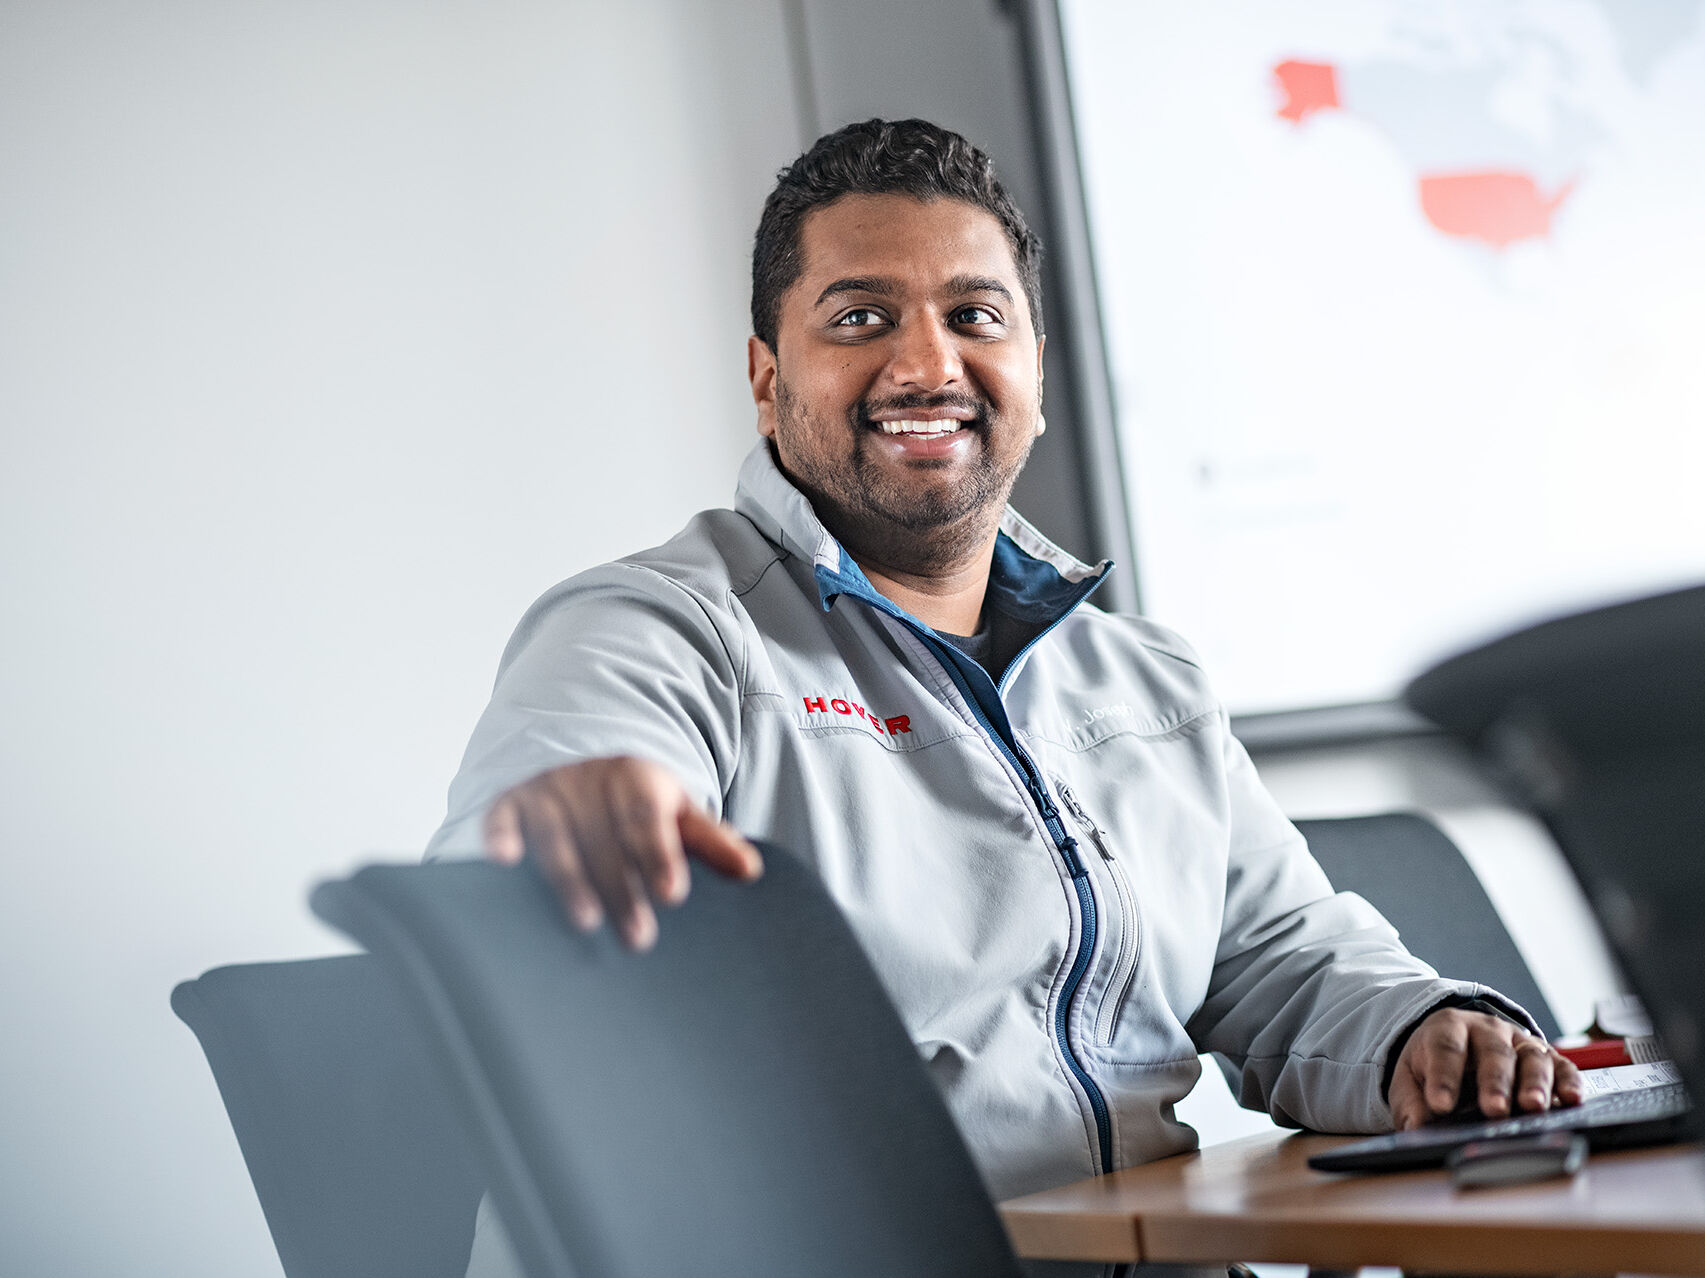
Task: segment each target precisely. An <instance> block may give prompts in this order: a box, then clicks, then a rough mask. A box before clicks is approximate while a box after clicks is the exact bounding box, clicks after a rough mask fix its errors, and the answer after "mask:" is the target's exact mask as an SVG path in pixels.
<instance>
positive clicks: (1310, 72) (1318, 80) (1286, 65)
mask: <svg viewBox="0 0 1705 1278" xmlns="http://www.w3.org/2000/svg"><path fill="white" fill-rule="evenodd" d="M1273 78H1274V79H1275V80H1277V81H1278V82H1279V90H1280V92H1282V93H1283V94H1284V95H1285V104H1284V105H1283V106H1281V107H1280V108H1279V111H1278V114H1279V117H1280V118H1281V119H1285V120H1289V121H1290V122H1291V123H1292V124H1301V123H1302V121H1303V117H1304V116H1308V115H1313V114H1314V113H1315V112H1316V111H1328V110H1331V109H1332V108H1333V107H1337V106H1341V105H1342V103H1340V102H1339V101H1338V68H1337V67H1335V66H1333V65H1332V64H1331V63H1330V62H1297V61H1296V60H1294V59H1293V60H1291V61H1289V62H1281V63H1279V65H1278V66H1276V67H1274V68H1273Z"/></svg>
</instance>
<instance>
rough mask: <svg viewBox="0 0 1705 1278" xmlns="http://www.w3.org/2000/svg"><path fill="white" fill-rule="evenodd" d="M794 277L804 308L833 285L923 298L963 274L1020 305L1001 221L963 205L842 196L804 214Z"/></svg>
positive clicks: (1019, 291) (1020, 292)
mask: <svg viewBox="0 0 1705 1278" xmlns="http://www.w3.org/2000/svg"><path fill="white" fill-rule="evenodd" d="M799 238H800V250H801V254H800V255H801V258H802V259H803V263H802V270H801V271H800V278H799V281H798V283H797V284H796V285H795V286H794V289H792V290H790V292H792V293H794V294H795V296H796V297H797V298H798V299H799V300H800V301H801V302H802V303H803V304H804V305H805V306H807V307H809V306H811V305H812V303H813V302H815V300H816V298H817V295H818V293H819V292H820V291H821V289H822V288H823V286H824V285H825V284H827V283H829V282H831V281H834V280H838V279H849V278H864V277H875V278H882V279H884V280H887V281H888V282H890V283H891V284H893V285H895V286H898V287H900V288H903V289H905V290H907V291H917V292H924V293H927V292H929V291H931V290H932V289H934V288H939V287H941V286H943V285H945V284H946V282H947V281H949V280H952V279H955V278H963V277H965V276H967V275H975V276H991V277H993V278H995V279H998V280H1000V281H1001V282H1002V283H1004V284H1005V285H1006V286H1007V288H1008V289H1009V290H1010V291H1011V292H1012V295H1013V297H1014V298H1015V299H1017V302H1018V305H1020V306H1022V305H1024V300H1023V292H1024V290H1023V288H1022V287H1021V284H1020V281H1019V278H1018V266H1017V263H1016V262H1015V261H1014V259H1013V256H1012V245H1011V244H1010V243H1009V242H1008V241H1007V238H1006V232H1005V231H1004V230H1003V229H1002V228H1001V224H1000V220H999V219H998V218H996V217H995V215H994V214H993V213H990V212H989V211H988V210H987V209H980V208H978V207H977V206H976V205H974V204H966V203H965V202H964V201H962V200H954V199H945V198H944V199H937V200H918V199H914V198H912V197H911V196H909V195H843V196H842V197H841V198H840V199H838V200H836V201H835V202H834V203H833V204H825V205H824V206H822V207H821V208H817V209H813V210H812V211H811V212H810V213H808V214H806V215H805V222H804V225H803V226H802V227H801V230H800V237H799Z"/></svg>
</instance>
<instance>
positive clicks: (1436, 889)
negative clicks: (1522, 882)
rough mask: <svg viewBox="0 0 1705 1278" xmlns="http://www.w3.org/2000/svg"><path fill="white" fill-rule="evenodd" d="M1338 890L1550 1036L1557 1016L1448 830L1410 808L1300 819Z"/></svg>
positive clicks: (1442, 969) (1445, 972)
mask: <svg viewBox="0 0 1705 1278" xmlns="http://www.w3.org/2000/svg"><path fill="white" fill-rule="evenodd" d="M1296 827H1297V829H1298V830H1300V831H1302V834H1303V837H1304V838H1306V839H1307V840H1308V847H1309V850H1310V851H1311V852H1313V853H1314V858H1315V860H1317V861H1319V862H1320V866H1321V868H1322V869H1324V870H1325V871H1326V877H1327V878H1329V879H1331V880H1332V886H1333V887H1335V888H1337V889H1338V890H1339V891H1341V892H1354V893H1356V894H1357V895H1358V896H1361V897H1364V898H1366V899H1367V900H1368V901H1369V902H1371V903H1372V904H1373V906H1374V908H1375V909H1377V910H1379V912H1380V913H1382V914H1384V915H1385V917H1386V918H1387V919H1389V920H1390V921H1391V924H1392V926H1393V927H1395V928H1396V929H1397V931H1398V934H1399V935H1400V936H1402V938H1403V943H1404V944H1405V945H1407V946H1408V947H1409V951H1410V953H1412V954H1414V955H1415V956H1416V957H1417V958H1419V959H1421V960H1422V961H1423V962H1426V963H1429V964H1431V965H1432V966H1433V967H1434V968H1437V969H1438V972H1439V974H1440V975H1441V976H1449V977H1454V978H1458V979H1462V980H1471V981H1481V982H1483V983H1485V984H1487V985H1490V986H1491V987H1492V988H1493V989H1495V990H1497V991H1498V992H1499V993H1500V994H1503V995H1505V996H1506V997H1508V998H1512V999H1514V1000H1515V1001H1516V1002H1518V1003H1520V1004H1521V1005H1522V1006H1523V1007H1525V1008H1526V1009H1527V1010H1528V1011H1529V1012H1530V1013H1531V1014H1532V1016H1533V1019H1534V1020H1535V1021H1537V1022H1538V1024H1539V1028H1540V1029H1541V1030H1543V1031H1544V1032H1545V1036H1546V1037H1547V1038H1555V1037H1556V1036H1557V1018H1556V1016H1554V1015H1553V1014H1552V1011H1551V1006H1550V1004H1549V1003H1547V1002H1546V1001H1545V996H1544V995H1543V994H1541V993H1540V992H1539V984H1538V982H1536V981H1535V980H1534V979H1533V972H1532V971H1531V970H1530V969H1529V968H1528V965H1527V961H1526V960H1525V959H1523V958H1522V956H1521V951H1520V950H1518V949H1516V944H1515V942H1514V941H1513V940H1512V939H1511V938H1510V933H1509V929H1508V928H1506V927H1505V926H1504V921H1503V919H1501V918H1500V917H1499V916H1498V911H1497V909H1496V908H1495V907H1494V906H1493V904H1492V901H1491V898H1489V897H1488V896H1487V895H1486V889H1485V888H1483V887H1481V886H1480V880H1479V879H1478V878H1477V877H1476V876H1475V874H1474V870H1473V868H1472V867H1471V866H1470V865H1469V864H1468V862H1467V861H1465V860H1464V859H1463V856H1462V852H1461V850H1460V849H1459V848H1458V847H1457V846H1456V844H1454V843H1452V842H1451V841H1450V839H1449V837H1447V836H1446V835H1445V833H1444V832H1443V831H1442V830H1440V829H1439V828H1438V826H1436V825H1434V824H1433V823H1432V822H1431V821H1429V820H1427V818H1426V817H1424V816H1419V815H1417V814H1415V813H1411V812H1393V813H1386V814H1383V815H1380V816H1365V817H1338V818H1329V819H1321V820H1314V821H1298V822H1297V823H1296Z"/></svg>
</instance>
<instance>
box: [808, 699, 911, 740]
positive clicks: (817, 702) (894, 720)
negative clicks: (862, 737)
mask: <svg viewBox="0 0 1705 1278" xmlns="http://www.w3.org/2000/svg"><path fill="white" fill-rule="evenodd" d="M804 701H805V712H806V713H807V714H833V715H846V716H848V717H849V718H858V719H863V720H864V721H865V722H866V723H867V724H869V725H870V726H871V727H872V728H874V729H875V730H876V731H877V732H879V733H881V734H883V735H885V736H891V737H897V736H899V735H900V734H901V733H902V732H910V731H911V730H912V720H911V716H909V715H903V714H897V715H892V716H890V717H889V718H886V719H879V718H877V717H876V716H875V715H873V714H872V713H870V711H868V710H866V709H865V708H864V707H863V706H861V705H859V703H858V702H856V701H848V700H847V699H846V698H844V697H805V698H804Z"/></svg>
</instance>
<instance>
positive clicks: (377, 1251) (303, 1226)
mask: <svg viewBox="0 0 1705 1278" xmlns="http://www.w3.org/2000/svg"><path fill="white" fill-rule="evenodd" d="M172 1009H173V1010H174V1011H175V1012H176V1013H177V1014H178V1015H179V1016H180V1017H182V1018H183V1020H184V1022H185V1023H186V1024H188V1025H189V1027H190V1028H191V1029H192V1030H194V1031H195V1034H196V1037H197V1038H198V1039H199V1040H200V1041H201V1047H202V1050H203V1051H204V1052H205V1053H206V1055H207V1062H208V1064H209V1065H210V1066H211V1067H212V1069H213V1076H214V1078H215V1079H216V1080H217V1081H218V1084H219V1093H220V1095H221V1096H222V1097H223V1098H224V1101H225V1109H226V1112H227V1113H228V1114H229V1115H230V1119H231V1126H232V1129H233V1130H234V1131H235V1132H236V1135H237V1143H238V1145H239V1146H240V1147H241V1148H242V1151H243V1159H244V1161H245V1162H247V1164H248V1168H249V1176H250V1178H251V1179H252V1180H253V1181H254V1185H255V1192H256V1194H257V1195H258V1196H259V1198H260V1202H261V1209H262V1210H263V1211H264V1212H265V1213H266V1222H267V1226H268V1227H269V1228H270V1229H271V1230H272V1238H273V1243H274V1245H275V1246H276V1247H277V1248H278V1256H279V1259H280V1261H281V1262H282V1263H283V1265H284V1272H285V1273H286V1275H288V1278H392V1276H394V1278H461V1275H462V1273H463V1271H464V1270H465V1269H466V1268H467V1263H468V1252H469V1247H470V1245H471V1243H472V1240H473V1230H474V1212H475V1210H476V1208H477V1207H478V1205H479V1198H480V1192H481V1189H482V1187H483V1184H484V1178H483V1177H482V1176H481V1174H480V1173H479V1171H478V1170H477V1168H476V1165H475V1163H474V1161H473V1158H472V1156H471V1154H470V1153H469V1149H468V1145H467V1142H466V1140H465V1139H464V1137H463V1134H462V1128H461V1126H460V1120H459V1118H458V1116H457V1114H456V1112H455V1109H454V1105H453V1102H452V1101H451V1099H450V1094H449V1091H448V1090H447V1088H446V1086H445V1082H444V1078H443V1075H442V1070H441V1067H440V1066H439V1064H438V1063H437V1061H436V1060H435V1059H434V1058H433V1057H432V1054H431V1052H430V1051H429V1050H428V1048H427V1046H426V1040H425V1038H424V1036H423V1035H422V1034H421V1032H420V1029H419V1028H418V1026H417V1024H416V1021H415V1019H414V1017H413V1016H412V1015H411V1014H410V1013H409V1012H408V1011H407V1009H406V1007H405V1005H404V1003H403V1002H402V1000H401V999H400V998H399V997H398V994H397V991H396V988H395V986H394V985H393V984H392V981H391V978H390V976H389V975H388V974H387V973H386V972H385V971H384V970H383V969H382V967H381V965H380V964H379V963H378V962H377V961H375V960H374V959H372V958H369V957H368V956H367V955H365V954H357V955H348V956H344V957H339V958H323V959H307V960H303V961H300V962H293V963H254V964H247V965H242V966H234V967H220V968H215V969H213V970H212V971H210V972H208V973H207V974H206V975H204V976H202V977H200V978H199V979H198V980H193V981H185V982H184V983H183V984H181V985H179V986H178V987H177V988H176V989H175V990H173V991H172Z"/></svg>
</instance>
